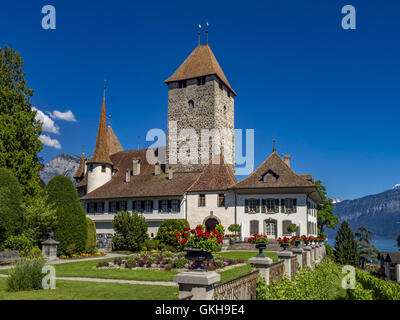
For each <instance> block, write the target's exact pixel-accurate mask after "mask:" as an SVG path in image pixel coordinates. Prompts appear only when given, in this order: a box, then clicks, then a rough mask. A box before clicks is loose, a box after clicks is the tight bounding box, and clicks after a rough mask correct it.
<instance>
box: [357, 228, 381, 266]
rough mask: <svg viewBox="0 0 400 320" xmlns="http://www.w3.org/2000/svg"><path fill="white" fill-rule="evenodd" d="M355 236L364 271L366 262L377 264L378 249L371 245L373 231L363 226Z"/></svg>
mask: <svg viewBox="0 0 400 320" xmlns="http://www.w3.org/2000/svg"><path fill="white" fill-rule="evenodd" d="M355 236H356V240H357V243H358V250H359V255H360V264H361V267H362V268H363V269H364V267H365V263H366V262H369V263H377V262H378V249H377V248H376V247H375V245H373V244H372V243H371V240H372V231H371V230H368V229H367V227H365V226H361V227H358V228H357V230H356V233H355Z"/></svg>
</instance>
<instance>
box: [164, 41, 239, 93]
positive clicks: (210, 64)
mask: <svg viewBox="0 0 400 320" xmlns="http://www.w3.org/2000/svg"><path fill="white" fill-rule="evenodd" d="M212 74H215V75H217V76H218V78H219V79H220V80H221V81H222V82H223V83H225V85H226V86H227V87H228V88H229V89H230V90H231V91H232V92H233V94H234V95H236V93H235V91H234V90H233V89H232V87H231V85H230V84H229V81H228V79H227V78H226V77H225V74H224V72H223V71H222V69H221V67H220V65H219V63H218V61H217V59H216V58H215V56H214V53H213V52H212V50H211V48H210V47H209V46H208V45H202V46H198V47H196V49H194V50H193V51H192V53H191V54H190V55H189V57H187V58H186V60H185V61H184V62H183V63H182V64H181V66H180V67H179V68H178V69H177V70H176V71H175V73H174V74H173V75H172V76H171V77H169V78H168V79H167V80H165V83H169V82H174V81H180V80H188V79H193V78H198V77H201V76H208V75H212Z"/></svg>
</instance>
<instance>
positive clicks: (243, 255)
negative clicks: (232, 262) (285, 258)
mask: <svg viewBox="0 0 400 320" xmlns="http://www.w3.org/2000/svg"><path fill="white" fill-rule="evenodd" d="M218 254H219V255H221V256H222V257H224V258H226V259H243V260H244V261H245V262H247V260H249V259H250V258H252V257H255V256H256V255H257V254H258V252H255V251H254V252H251V251H226V252H219V253H218ZM264 256H266V257H268V258H271V259H272V261H274V262H276V261H278V256H277V255H276V253H275V252H264Z"/></svg>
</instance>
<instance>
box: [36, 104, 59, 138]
mask: <svg viewBox="0 0 400 320" xmlns="http://www.w3.org/2000/svg"><path fill="white" fill-rule="evenodd" d="M32 109H33V110H36V111H37V113H36V117H35V119H36V120H38V121H40V122H41V123H42V124H43V125H42V130H43V131H45V132H50V133H55V134H60V128H59V127H57V126H56V125H55V123H54V120H53V119H51V118H50V117H49V116H48V115H46V114H44V113H43V112H42V111H40V110H39V109H37V108H35V107H32Z"/></svg>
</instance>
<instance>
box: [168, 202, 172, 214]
mask: <svg viewBox="0 0 400 320" xmlns="http://www.w3.org/2000/svg"><path fill="white" fill-rule="evenodd" d="M171 211H172V201H171V200H168V212H171Z"/></svg>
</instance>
